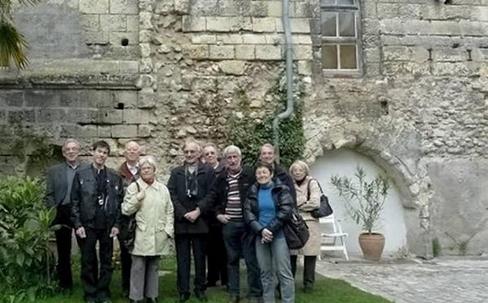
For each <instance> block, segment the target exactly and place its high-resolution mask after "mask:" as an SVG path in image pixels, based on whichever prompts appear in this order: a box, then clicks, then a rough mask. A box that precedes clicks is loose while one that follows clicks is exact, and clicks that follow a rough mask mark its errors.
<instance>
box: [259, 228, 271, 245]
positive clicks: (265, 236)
mask: <svg viewBox="0 0 488 303" xmlns="http://www.w3.org/2000/svg"><path fill="white" fill-rule="evenodd" d="M261 238H262V239H261V243H269V242H271V241H273V233H272V232H271V231H270V230H269V229H267V228H265V229H263V230H262V231H261Z"/></svg>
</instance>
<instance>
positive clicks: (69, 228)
mask: <svg viewBox="0 0 488 303" xmlns="http://www.w3.org/2000/svg"><path fill="white" fill-rule="evenodd" d="M62 151H63V157H64V159H65V161H64V162H63V163H60V164H57V165H54V166H52V167H50V168H49V169H48V171H47V182H46V185H47V188H46V197H45V202H46V205H47V206H48V207H53V208H56V217H55V218H54V220H53V223H52V224H53V225H59V227H60V228H59V229H57V230H56V231H55V235H56V247H57V251H58V264H57V265H56V270H57V273H58V279H59V287H60V288H61V289H62V290H63V291H67V292H71V290H72V288H73V274H72V271H71V239H72V234H73V224H72V223H71V185H72V184H73V178H74V176H75V173H76V171H78V170H79V169H80V168H81V167H82V166H81V164H80V162H79V160H78V155H79V154H80V143H79V142H78V141H77V140H75V139H67V140H66V141H65V142H64V144H63V147H62Z"/></svg>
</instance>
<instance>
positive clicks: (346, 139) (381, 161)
mask: <svg viewBox="0 0 488 303" xmlns="http://www.w3.org/2000/svg"><path fill="white" fill-rule="evenodd" d="M375 138H377V137H375V136H368V137H367V139H361V138H360V137H359V136H357V135H344V136H341V137H339V138H334V139H333V138H326V139H325V140H322V141H319V144H318V145H314V146H315V148H314V149H312V148H310V144H311V142H310V141H309V142H308V144H307V147H306V161H307V162H308V163H309V164H311V165H313V163H314V162H316V160H318V159H319V158H320V157H321V156H323V155H324V154H326V153H327V152H329V151H333V150H340V149H347V150H351V151H354V152H356V153H358V154H361V155H363V156H366V157H367V158H369V159H371V160H372V161H373V162H374V163H375V164H376V165H378V166H379V167H380V168H381V169H383V170H384V171H385V172H386V173H387V174H388V176H389V177H390V178H391V180H392V181H393V183H394V184H395V186H396V188H397V189H398V191H399V193H400V202H401V204H402V206H403V207H404V209H406V210H409V213H411V214H415V215H409V216H408V217H407V218H405V219H406V225H407V226H406V227H407V245H408V249H409V251H410V252H411V253H414V254H416V255H418V256H422V257H425V258H430V257H431V256H432V237H431V236H430V234H431V233H430V219H431V218H430V213H429V199H430V196H431V195H432V191H431V185H430V179H429V177H428V176H427V170H426V167H425V165H424V164H423V162H422V159H421V158H418V159H405V158H402V157H401V156H400V155H398V153H396V151H395V150H394V149H392V146H391V145H390V146H387V147H386V148H384V147H385V145H384V141H383V140H380V139H375ZM382 139H384V138H382ZM317 147H318V148H317ZM382 147H383V148H382Z"/></svg>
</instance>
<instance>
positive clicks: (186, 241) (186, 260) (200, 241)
mask: <svg viewBox="0 0 488 303" xmlns="http://www.w3.org/2000/svg"><path fill="white" fill-rule="evenodd" d="M207 236H208V235H207V234H176V235H175V246H176V265H177V277H176V280H177V282H176V284H177V288H178V292H179V293H180V294H189V293H190V266H191V252H192V251H193V261H194V263H195V280H194V283H193V284H194V291H195V293H203V292H205V267H206V266H205V242H206V241H207Z"/></svg>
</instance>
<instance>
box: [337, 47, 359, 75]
mask: <svg viewBox="0 0 488 303" xmlns="http://www.w3.org/2000/svg"><path fill="white" fill-rule="evenodd" d="M340 48H341V69H357V62H356V61H357V60H356V46H355V45H340Z"/></svg>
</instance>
